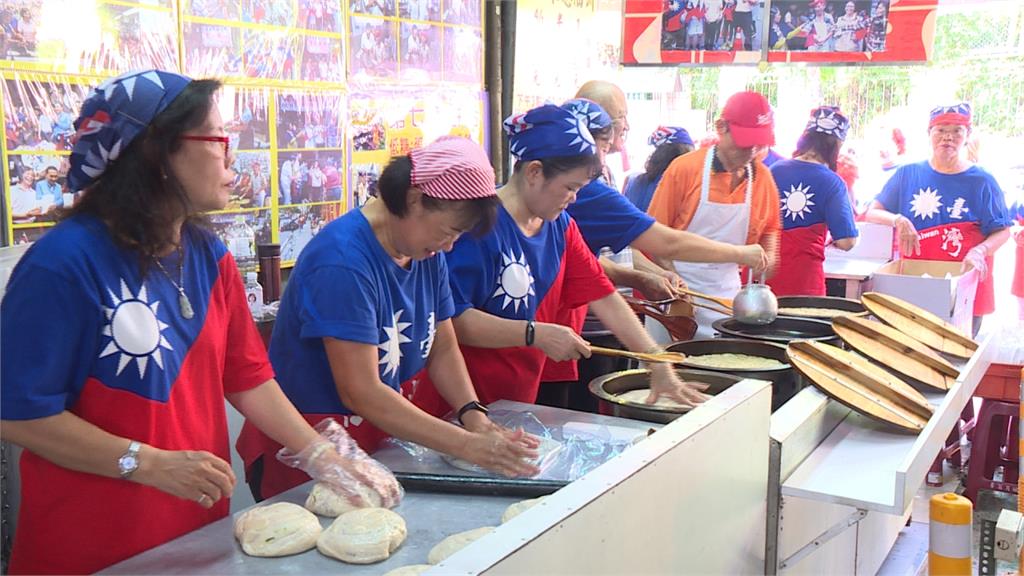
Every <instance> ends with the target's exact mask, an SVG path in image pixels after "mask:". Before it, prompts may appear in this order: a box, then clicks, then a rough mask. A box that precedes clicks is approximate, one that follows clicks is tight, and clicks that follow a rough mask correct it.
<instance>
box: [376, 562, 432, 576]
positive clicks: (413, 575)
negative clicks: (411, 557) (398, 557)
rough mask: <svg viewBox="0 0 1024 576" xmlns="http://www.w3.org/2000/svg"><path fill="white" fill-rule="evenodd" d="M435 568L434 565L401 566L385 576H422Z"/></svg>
mask: <svg viewBox="0 0 1024 576" xmlns="http://www.w3.org/2000/svg"><path fill="white" fill-rule="evenodd" d="M433 567H434V566H433V565H432V564H410V565H408V566H400V567H398V568H395V569H394V570H392V571H390V572H386V573H385V574H384V576H420V574H423V573H424V572H426V571H427V570H430V569H431V568H433Z"/></svg>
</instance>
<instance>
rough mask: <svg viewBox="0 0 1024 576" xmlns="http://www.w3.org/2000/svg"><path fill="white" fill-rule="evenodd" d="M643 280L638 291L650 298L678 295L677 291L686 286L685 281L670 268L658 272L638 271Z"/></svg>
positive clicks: (668, 298)
mask: <svg viewBox="0 0 1024 576" xmlns="http://www.w3.org/2000/svg"><path fill="white" fill-rule="evenodd" d="M640 273H641V274H643V282H642V285H641V286H640V291H641V292H643V294H644V296H646V297H647V298H648V299H650V300H670V299H672V298H677V297H678V296H679V291H680V290H682V289H685V288H686V282H684V281H683V279H682V278H680V277H679V275H678V274H676V273H675V272H672V271H671V270H664V271H662V272H660V273H655V272H640Z"/></svg>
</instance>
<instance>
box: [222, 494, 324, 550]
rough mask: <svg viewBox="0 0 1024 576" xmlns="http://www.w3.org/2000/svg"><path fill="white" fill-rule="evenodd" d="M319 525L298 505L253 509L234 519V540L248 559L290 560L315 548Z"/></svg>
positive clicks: (275, 505) (309, 513) (314, 518)
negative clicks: (278, 558) (278, 557)
mask: <svg viewBox="0 0 1024 576" xmlns="http://www.w3.org/2000/svg"><path fill="white" fill-rule="evenodd" d="M321 531H322V530H321V528H320V521H319V520H317V517H316V516H314V515H313V514H312V513H311V512H309V511H308V510H306V509H304V508H303V507H302V506H299V505H298V504H291V503H289V502H279V503H277V504H271V505H270V506H260V507H259V508H253V509H251V510H249V511H247V512H245V513H243V514H242V515H240V516H239V517H238V518H236V519H235V538H237V539H238V543H239V544H241V545H242V551H243V552H245V553H246V554H248V555H249V556H263V557H273V556H288V555H291V554H298V553H300V552H305V551H306V550H309V549H311V548H313V547H314V546H316V541H317V537H319V536H320V532H321Z"/></svg>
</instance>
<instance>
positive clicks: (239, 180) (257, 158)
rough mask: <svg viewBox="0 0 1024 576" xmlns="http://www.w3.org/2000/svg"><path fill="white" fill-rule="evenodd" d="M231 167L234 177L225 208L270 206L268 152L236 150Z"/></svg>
mask: <svg viewBox="0 0 1024 576" xmlns="http://www.w3.org/2000/svg"><path fill="white" fill-rule="evenodd" d="M231 169H232V170H234V171H235V179H234V181H233V182H232V183H231V186H232V188H233V190H232V192H231V196H230V197H229V198H228V205H227V207H226V208H225V210H237V209H241V208H268V207H270V194H271V189H270V153H269V152H238V153H237V154H235V162H234V163H233V164H232V165H231Z"/></svg>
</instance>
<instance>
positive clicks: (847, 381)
mask: <svg viewBox="0 0 1024 576" xmlns="http://www.w3.org/2000/svg"><path fill="white" fill-rule="evenodd" d="M786 355H787V356H788V357H789V360H790V363H791V364H792V365H793V367H794V368H796V369H797V370H799V371H800V373H801V374H803V375H804V376H806V377H807V379H808V380H810V381H811V383H812V384H814V386H815V387H817V388H818V389H819V390H821V391H822V392H824V393H825V394H827V395H828V396H830V397H832V398H834V399H835V400H837V401H838V402H840V403H842V404H844V405H846V406H849V407H850V408H852V409H854V410H856V411H858V412H860V413H861V414H864V415H866V416H869V417H871V418H874V419H876V420H880V421H882V422H887V423H889V424H892V425H893V426H896V427H898V428H900V429H903V430H907V431H910V432H915V433H916V432H920V431H921V430H923V429H924V427H925V425H927V424H928V420H929V418H931V415H932V407H931V405H929V404H928V400H927V399H925V397H924V396H922V395H921V393H920V392H918V391H917V390H914V389H913V388H912V387H911V386H910V385H908V384H907V383H905V382H903V381H902V380H900V379H899V378H897V377H896V376H894V375H892V374H890V373H888V372H886V371H885V370H883V369H882V368H880V367H878V366H875V365H874V364H872V363H871V362H869V361H868V360H866V359H865V358H863V357H861V356H858V355H856V354H854V353H852V352H847V351H845V350H841V349H839V348H836V347H835V346H830V345H828V344H822V343H820V342H814V341H810V340H803V341H797V342H793V343H791V344H790V345H789V346H788V347H787V349H786Z"/></svg>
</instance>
